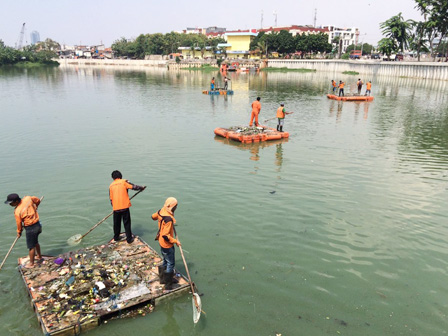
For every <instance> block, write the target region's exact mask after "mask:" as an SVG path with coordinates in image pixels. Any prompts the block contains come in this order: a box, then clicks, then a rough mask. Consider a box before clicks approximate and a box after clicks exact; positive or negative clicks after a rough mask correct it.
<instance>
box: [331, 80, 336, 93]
mask: <svg viewBox="0 0 448 336" xmlns="http://www.w3.org/2000/svg"><path fill="white" fill-rule="evenodd" d="M331 85H332V86H333V94H336V91H337V90H338V83H336V82H335V81H334V79H332V80H331Z"/></svg>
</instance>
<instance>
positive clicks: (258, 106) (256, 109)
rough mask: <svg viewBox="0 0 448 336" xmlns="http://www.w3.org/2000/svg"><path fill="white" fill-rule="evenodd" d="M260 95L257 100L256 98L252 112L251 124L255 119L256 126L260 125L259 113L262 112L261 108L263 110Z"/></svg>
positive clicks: (250, 124)
mask: <svg viewBox="0 0 448 336" xmlns="http://www.w3.org/2000/svg"><path fill="white" fill-rule="evenodd" d="M260 100H261V98H260V97H257V100H255V101H254V102H253V103H252V113H251V115H250V123H249V126H252V125H253V121H254V119H255V126H258V115H259V114H260V110H261V104H260Z"/></svg>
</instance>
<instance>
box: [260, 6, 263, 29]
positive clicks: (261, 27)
mask: <svg viewBox="0 0 448 336" xmlns="http://www.w3.org/2000/svg"><path fill="white" fill-rule="evenodd" d="M260 29H263V10H261V26H260Z"/></svg>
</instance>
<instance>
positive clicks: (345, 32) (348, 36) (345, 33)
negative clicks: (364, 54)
mask: <svg viewBox="0 0 448 336" xmlns="http://www.w3.org/2000/svg"><path fill="white" fill-rule="evenodd" d="M323 28H327V29H328V31H329V37H328V43H330V44H331V43H332V41H333V39H334V38H335V37H339V40H340V41H342V42H341V48H342V50H341V52H342V53H345V51H346V50H347V47H348V46H349V45H352V44H354V45H357V44H358V37H359V29H358V28H356V27H353V28H337V27H335V26H326V27H323Z"/></svg>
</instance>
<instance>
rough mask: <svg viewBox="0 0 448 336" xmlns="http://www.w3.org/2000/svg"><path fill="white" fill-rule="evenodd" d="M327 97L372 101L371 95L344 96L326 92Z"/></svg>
mask: <svg viewBox="0 0 448 336" xmlns="http://www.w3.org/2000/svg"><path fill="white" fill-rule="evenodd" d="M327 98H328V99H333V100H342V101H372V100H373V97H372V96H357V95H356V96H355V95H346V96H342V97H339V96H336V95H334V94H327Z"/></svg>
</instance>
